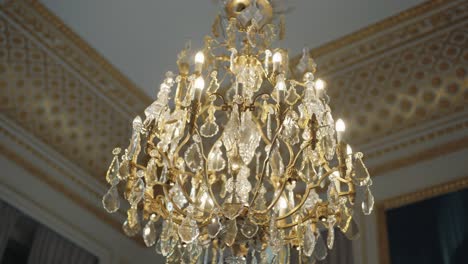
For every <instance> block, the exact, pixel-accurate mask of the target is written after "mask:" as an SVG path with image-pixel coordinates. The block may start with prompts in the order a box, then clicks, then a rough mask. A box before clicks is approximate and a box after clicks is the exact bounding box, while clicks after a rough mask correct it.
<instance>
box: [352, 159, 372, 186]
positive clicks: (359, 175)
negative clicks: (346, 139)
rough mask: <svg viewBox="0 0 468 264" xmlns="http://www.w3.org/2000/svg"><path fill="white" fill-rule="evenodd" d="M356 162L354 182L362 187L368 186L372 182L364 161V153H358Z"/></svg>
mask: <svg viewBox="0 0 468 264" xmlns="http://www.w3.org/2000/svg"><path fill="white" fill-rule="evenodd" d="M355 157H356V159H355V161H354V178H353V180H354V182H355V183H356V184H358V185H360V186H364V185H368V184H369V181H370V175H369V171H368V170H367V168H366V166H365V165H364V162H363V161H362V153H360V152H358V153H356V155H355Z"/></svg>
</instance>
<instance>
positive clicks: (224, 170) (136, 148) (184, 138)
mask: <svg viewBox="0 0 468 264" xmlns="http://www.w3.org/2000/svg"><path fill="white" fill-rule="evenodd" d="M224 7H225V8H224V9H223V14H222V15H221V16H220V17H218V18H217V19H216V20H215V24H214V25H213V36H207V37H206V38H205V46H204V48H203V50H201V51H199V52H197V53H196V54H193V53H192V52H191V50H190V48H189V47H187V48H186V49H185V50H183V51H182V52H181V53H180V54H179V57H178V61H177V63H178V66H179V75H175V74H173V73H172V72H168V73H167V74H166V78H165V80H164V82H163V83H162V84H161V85H160V87H159V91H158V96H157V99H156V101H154V102H153V103H152V104H151V105H150V106H149V107H148V108H147V109H146V110H145V118H144V119H142V118H140V117H139V116H137V117H136V118H135V119H134V120H133V133H132V136H131V139H130V145H129V146H128V147H127V148H126V149H125V151H123V152H122V151H121V149H119V148H116V149H114V151H113V155H114V158H113V160H112V162H111V165H110V167H109V170H108V172H107V175H106V179H107V182H108V183H109V184H110V186H111V187H110V189H109V191H108V192H107V193H106V194H105V195H104V197H103V201H102V202H103V206H104V208H105V209H106V210H107V211H108V212H109V213H114V212H116V211H118V210H119V208H120V195H119V193H122V195H123V197H124V199H125V200H126V201H127V202H128V203H129V207H128V211H127V216H128V217H127V220H126V221H125V222H124V224H123V230H124V232H125V234H127V235H128V236H135V235H137V234H139V233H140V231H142V232H141V233H142V236H143V240H144V242H145V244H146V245H147V246H148V247H154V248H155V250H156V252H158V253H159V254H162V255H163V256H165V257H166V259H167V263H208V262H210V263H259V262H260V263H286V262H287V260H289V259H290V258H292V257H293V256H294V257H295V258H297V257H298V258H300V261H304V263H312V262H313V259H317V260H321V259H324V258H325V257H326V256H327V248H328V249H331V248H332V247H333V244H334V237H335V235H334V234H335V230H340V232H343V233H344V234H345V235H346V236H347V237H348V238H350V239H354V238H356V237H357V235H358V230H357V225H356V223H355V222H354V220H353V214H355V213H357V211H358V210H359V211H362V212H363V213H364V214H366V215H369V214H370V213H371V212H372V208H373V204H374V198H373V196H372V194H371V192H370V189H369V186H370V185H371V184H372V181H371V179H370V177H369V173H368V171H367V169H366V167H365V166H364V164H363V161H362V157H363V155H362V153H353V152H352V149H351V147H350V146H349V145H347V144H346V143H345V142H344V141H343V133H344V131H345V124H344V122H343V121H342V120H340V119H338V120H337V121H336V123H335V121H334V119H333V117H332V114H331V111H330V107H329V105H328V102H329V97H328V96H327V94H326V89H325V86H326V84H325V82H324V81H322V80H320V79H316V78H315V76H314V73H315V70H316V69H315V68H316V65H315V63H314V61H313V59H312V58H309V56H308V53H307V52H304V55H303V57H302V59H301V60H300V62H299V64H298V65H297V66H296V67H294V69H290V67H289V65H288V55H287V52H286V51H285V50H284V49H280V48H275V47H274V46H275V43H276V42H275V40H276V39H277V38H278V36H279V35H281V32H279V31H282V30H283V29H284V25H280V26H277V25H276V26H275V25H274V24H273V23H274V21H275V20H274V19H273V13H274V12H273V9H272V7H271V6H270V4H269V2H268V1H264V0H257V1H255V0H252V1H250V0H231V1H227V2H226V3H225V6H224ZM281 21H282V20H281ZM280 24H282V23H281V22H280ZM215 36H219V37H215ZM293 76H301V78H300V79H294V77H293ZM292 250H296V251H297V254H292ZM299 263H300V262H299Z"/></svg>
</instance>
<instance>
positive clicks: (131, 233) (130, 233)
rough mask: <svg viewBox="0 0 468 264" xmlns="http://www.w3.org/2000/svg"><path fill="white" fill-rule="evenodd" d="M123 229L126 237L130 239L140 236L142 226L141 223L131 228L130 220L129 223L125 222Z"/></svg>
mask: <svg viewBox="0 0 468 264" xmlns="http://www.w3.org/2000/svg"><path fill="white" fill-rule="evenodd" d="M122 229H123V231H124V233H125V235H127V236H129V237H133V236H135V235H136V234H138V232H140V229H141V225H140V222H137V223H136V224H135V225H133V226H130V224H129V222H128V220H127V221H125V222H124V223H123V225H122Z"/></svg>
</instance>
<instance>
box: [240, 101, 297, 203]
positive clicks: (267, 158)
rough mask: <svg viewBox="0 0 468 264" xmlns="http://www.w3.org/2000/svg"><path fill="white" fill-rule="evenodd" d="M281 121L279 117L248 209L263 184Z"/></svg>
mask: <svg viewBox="0 0 468 264" xmlns="http://www.w3.org/2000/svg"><path fill="white" fill-rule="evenodd" d="M280 110H281V109H280ZM288 111H289V108H288V109H286V110H285V111H284V113H283V115H282V116H285V115H286V114H287V112H288ZM283 121H284V120H281V123H280V122H279V117H278V126H277V129H276V132H275V136H274V137H273V139H272V140H271V145H270V146H271V147H270V150H269V151H268V155H267V157H266V158H265V160H264V161H263V167H262V173H261V174H260V179H258V181H257V183H256V184H255V189H254V194H253V197H252V200H251V201H250V203H249V207H252V205H253V203H254V202H255V199H257V196H258V191H259V190H260V187H261V185H262V183H263V178H264V177H265V168H266V166H267V163H268V161H269V160H270V156H271V152H272V151H273V144H274V143H275V142H276V140H277V139H278V136H279V134H280V133H281V131H282V130H283Z"/></svg>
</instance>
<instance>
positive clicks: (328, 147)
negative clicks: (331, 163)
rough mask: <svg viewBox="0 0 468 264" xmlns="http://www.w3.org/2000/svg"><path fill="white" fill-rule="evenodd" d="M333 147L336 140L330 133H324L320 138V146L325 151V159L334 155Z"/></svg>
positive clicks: (329, 158)
mask: <svg viewBox="0 0 468 264" xmlns="http://www.w3.org/2000/svg"><path fill="white" fill-rule="evenodd" d="M335 147H336V140H335V138H334V137H332V136H330V135H325V136H324V137H323V138H322V148H323V150H324V151H325V158H326V159H327V160H332V159H333V157H334V156H335Z"/></svg>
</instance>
